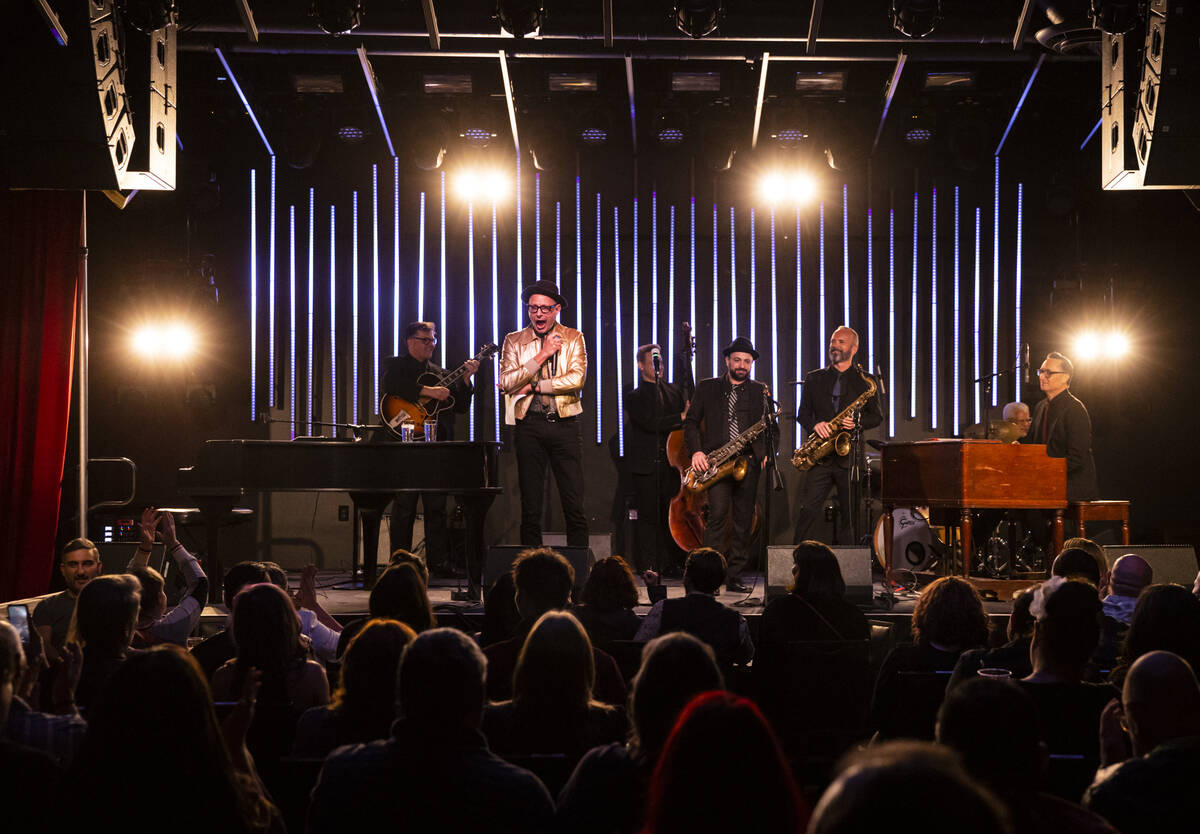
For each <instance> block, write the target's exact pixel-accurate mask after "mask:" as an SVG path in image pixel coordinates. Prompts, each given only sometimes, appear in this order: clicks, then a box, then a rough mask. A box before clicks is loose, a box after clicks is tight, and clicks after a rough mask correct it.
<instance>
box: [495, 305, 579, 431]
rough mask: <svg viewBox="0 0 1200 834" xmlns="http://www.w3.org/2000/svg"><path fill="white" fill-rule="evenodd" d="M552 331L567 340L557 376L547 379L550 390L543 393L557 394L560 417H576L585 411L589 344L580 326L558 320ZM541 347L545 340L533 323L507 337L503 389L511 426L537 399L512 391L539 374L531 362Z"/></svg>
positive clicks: (506, 417)
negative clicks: (583, 396) (583, 392)
mask: <svg viewBox="0 0 1200 834" xmlns="http://www.w3.org/2000/svg"><path fill="white" fill-rule="evenodd" d="M550 333H557V334H558V335H560V336H562V340H563V344H562V348H560V349H559V351H558V355H557V357H556V360H557V370H556V371H555V373H554V376H552V377H550V378H549V379H547V380H544V381H545V382H546V383H548V386H547V387H549V389H550V390H548V391H543V392H542V393H546V394H554V405H555V409H556V410H557V411H558V415H559V416H560V417H574V416H575V415H576V414H582V413H583V406H582V405H581V404H580V402H579V392H580V391H581V390H582V389H583V382H584V380H585V379H587V348H586V347H585V346H584V344H583V334H582V333H580V332H579V331H578V330H574V329H572V328H570V327H567V326H565V325H563V324H560V323H558V322H555V324H554V328H553V329H552V330H551V331H550ZM546 335H547V336H549V335H550V334H549V333H547V334H546ZM541 349H542V341H541V339H539V338H538V335H537V333H535V332H534V330H533V328H532V327H526V328H525V329H524V330H518V331H517V332H516V333H509V334H508V335H507V336H505V337H504V347H503V349H502V350H501V352H500V390H501V391H503V392H504V422H505V423H506V424H508V425H510V426H511V425H514V424H515V423H516V421H517V420H521V419H524V417H525V413H526V412H527V411H528V410H529V404H530V403H531V402H533V395H532V394H522V395H520V396H513V395H511V394H509V392H510V391H517V390H519V389H521V388H523V387H524V386H525V385H526V384H527V383H529V382H532V381H533V379H534V378H535V377H537V376H538V375H539V373H540V372H539V370H538V369H536V368H535V369H530V368H529V367H527V366H528V364H529V363H530V361H531V360H532V359H533V358H534V357H535V356H537V354H538V351H539V350H541ZM548 361H555V360H548Z"/></svg>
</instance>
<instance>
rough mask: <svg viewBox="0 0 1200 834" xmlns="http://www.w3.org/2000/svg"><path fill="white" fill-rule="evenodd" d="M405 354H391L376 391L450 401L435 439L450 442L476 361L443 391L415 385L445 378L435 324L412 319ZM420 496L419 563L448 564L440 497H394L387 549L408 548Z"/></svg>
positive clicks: (443, 507) (464, 406)
mask: <svg viewBox="0 0 1200 834" xmlns="http://www.w3.org/2000/svg"><path fill="white" fill-rule="evenodd" d="M404 338H405V344H406V345H407V347H408V354H407V355H406V356H393V357H392V358H391V359H389V360H387V362H386V363H385V364H384V369H383V380H382V381H381V383H380V384H381V387H382V388H383V393H384V394H391V395H394V396H398V397H400V398H402V399H405V400H407V401H408V402H410V403H415V402H418V401H419V400H420V398H422V397H429V398H432V399H434V400H437V401H438V402H444V401H446V400H447V399H449V398H450V397H451V396H453V397H454V406H453V408H447V409H443V410H441V411H439V412H438V415H437V430H436V435H435V439H437V440H453V439H454V415H455V413H458V414H463V413H465V412H466V411H467V410H468V409H469V408H470V406H471V394H472V393H473V392H474V387H473V386H472V384H471V377H472V376H474V375H475V372H476V371H477V370H479V363H478V362H476V361H475V360H474V359H469V360H467V361H466V362H465V363H464V366H463V375H462V376H461V377H460V378H459V379H458V381H457V382H455V383H454V385H453V386H451V387H449V388H447V387H445V386H441V385H434V386H427V385H421V384H420V382H418V380H420V379H421V377H422V376H425V375H426V374H429V375H432V376H434V377H443V376H445V375H446V372H445V370H444V369H442V368H440V367H438V366H437V365H436V364H434V362H433V350H434V348H435V347H436V346H437V325H435V324H434V323H433V322H431V321H414V322H413V323H412V324H410V325H408V327H406V328H405V329H404ZM418 497H420V499H421V503H422V505H423V506H424V510H425V561H426V563H427V564H428V565H430V566H431V567H432V566H434V565H442V564H446V563H447V562H448V560H449V557H450V553H449V548H450V543H449V537H448V536H447V533H446V496H445V495H444V494H436V493H415V492H412V493H408V492H405V493H397V495H396V498H395V500H394V501H393V502H392V521H391V546H392V552H393V553H394V552H395V551H396V550H397V549H404V550H411V549H412V530H413V520H414V519H415V518H416V516H417V498H418Z"/></svg>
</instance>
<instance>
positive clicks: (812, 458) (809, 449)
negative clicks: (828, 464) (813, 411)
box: [792, 365, 876, 472]
mask: <svg viewBox="0 0 1200 834" xmlns="http://www.w3.org/2000/svg"><path fill="white" fill-rule="evenodd" d="M854 370H856V371H858V373H859V375H860V376H862V378H863V382H865V383H867V390H866V391H863V392H862V393H861V394H859V395H858V396H857V397H855V399H854V402H852V403H850V405H848V406H846V407H845V408H843V409H842V410H841V411H839V412H838V413H837V414H835V415H834V416H833V418H832V419H831V420H830V421H829V423H830V425H832V426H836V427H838V428H840V427H841V425H842V421H843V420H845V419H846V418H847V417H850V416H851V415H853V414H854V412H856V411H858V410H859V409H860V408H862V407H863V406H864V405H866V403H867V400H869V399H871V397H873V396H875V387H876V386H875V380H874V379H873V378H872V377H871V375H870V374H868V373H867V372H866V371H864V370H863V369H862V367H861V366H859V365H855V366H854ZM831 452H834V453H837V454H838V455H839V456H840V457H845V456H846V455H848V454H850V432H848V431H836V430H835V431H834V432H833V433H831V434H830V435H829V437H821V435H819V434H817V433H816V432H815V431H814V432H813V433H812V434H810V435H809V436H808V438H807V439H806V440H805V441H804V444H803V445H802V446H801V447H800V448H799V449H797V450H796V451H794V452H792V466H794V467H796V468H797V469H799V470H800V471H801V472H807V471H808V470H809V469H812V468H813V467H814V466H816V465H817V464H818V463H820V462H821V459H822V458H826V457H828V456H829V454H830V453H831Z"/></svg>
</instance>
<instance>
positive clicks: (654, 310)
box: [650, 191, 658, 344]
mask: <svg viewBox="0 0 1200 834" xmlns="http://www.w3.org/2000/svg"><path fill="white" fill-rule="evenodd" d="M650 341H651V342H653V343H654V344H658V192H657V191H651V192H650Z"/></svg>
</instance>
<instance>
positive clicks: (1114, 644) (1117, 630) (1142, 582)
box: [1092, 553, 1154, 672]
mask: <svg viewBox="0 0 1200 834" xmlns="http://www.w3.org/2000/svg"><path fill="white" fill-rule="evenodd" d="M1153 581H1154V568H1152V567H1150V563H1149V562H1147V561H1146V560H1145V559H1143V558H1142V557H1141V556H1138V555H1137V554H1136V553H1126V554H1125V555H1124V556H1122V557H1121V558H1119V559H1117V561H1116V562H1114V563H1113V567H1112V571H1111V572H1110V573H1109V574H1108V586H1109V588H1110V589H1111V590H1110V592H1109V594H1108V595H1107V596H1105V597H1104V600H1103V605H1102V613H1101V618H1100V644H1099V645H1098V646H1096V653H1095V655H1093V656H1092V663H1093V665H1094V666H1095V667H1096V669H1097V670H1099V671H1101V672H1103V670H1105V669H1112V668H1113V667H1114V666H1115V665H1116V664H1117V659H1118V658H1119V656H1120V652H1121V645H1122V644H1123V643H1124V642H1125V634H1126V632H1128V631H1129V622H1130V620H1132V619H1133V609H1134V607H1135V606H1136V605H1137V601H1138V597H1139V596H1141V593H1142V590H1143V589H1144V588H1145V587H1146V586H1147V585H1149V584H1150V583H1151V582H1153Z"/></svg>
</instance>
